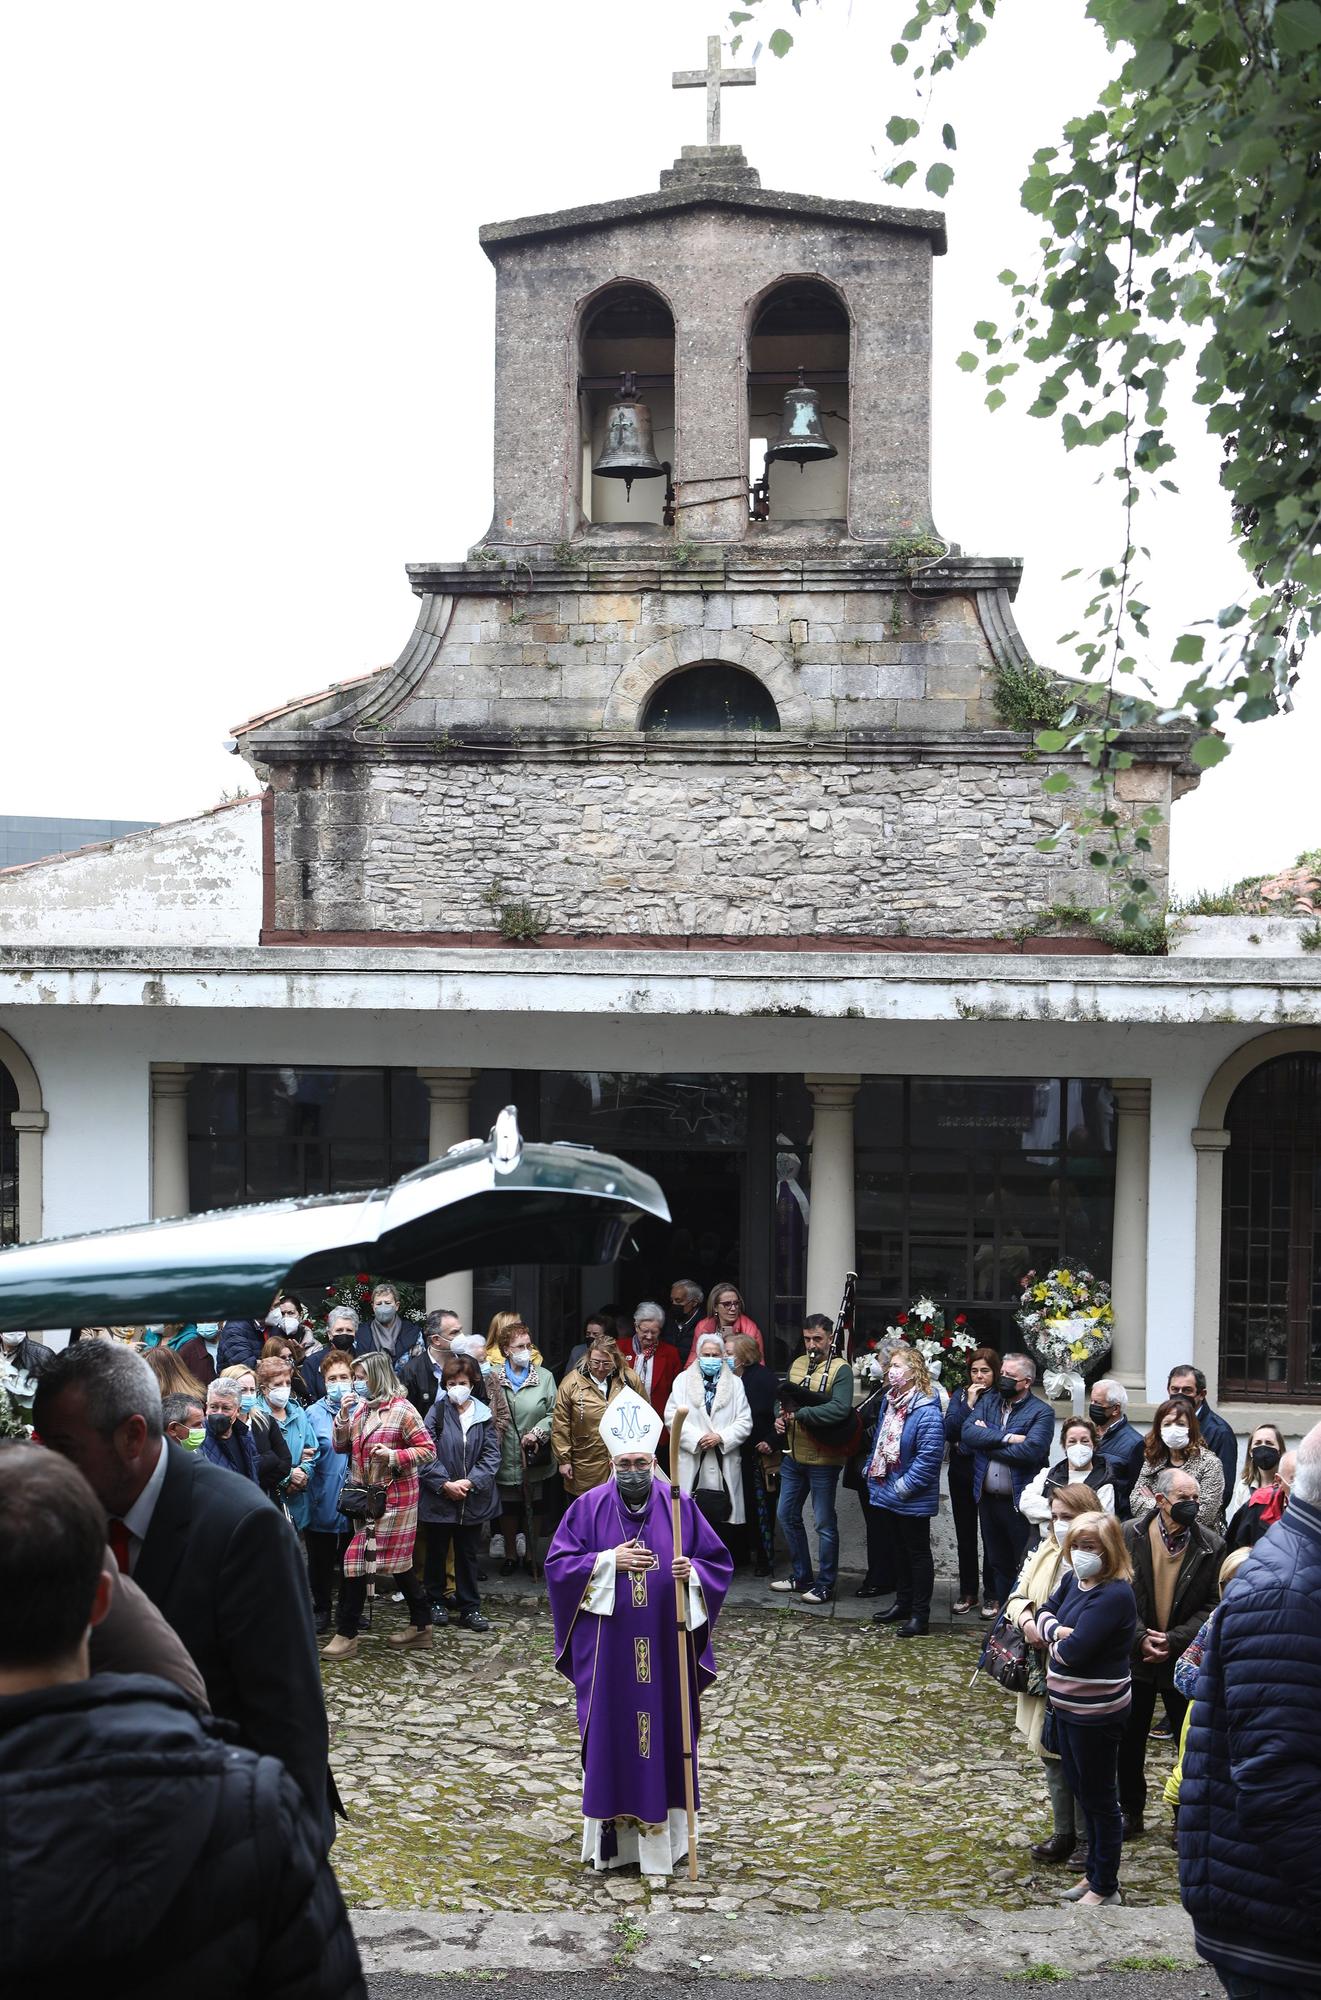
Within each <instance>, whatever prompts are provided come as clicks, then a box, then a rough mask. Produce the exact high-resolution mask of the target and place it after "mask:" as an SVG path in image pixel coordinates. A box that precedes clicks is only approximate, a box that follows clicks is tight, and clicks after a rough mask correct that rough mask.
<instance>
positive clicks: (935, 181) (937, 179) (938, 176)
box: [926, 160, 954, 201]
mask: <svg viewBox="0 0 1321 2000" xmlns="http://www.w3.org/2000/svg"><path fill="white" fill-rule="evenodd" d="M953 182H954V169H953V167H951V166H947V165H946V163H945V161H944V160H937V161H936V162H935V164H934V165H933V166H930V167H928V168H927V178H926V189H927V193H928V194H934V195H935V197H936V199H937V200H938V201H943V200H944V198H945V196H946V195H947V194H948V193H949V191H950V188H951V187H952V185H953Z"/></svg>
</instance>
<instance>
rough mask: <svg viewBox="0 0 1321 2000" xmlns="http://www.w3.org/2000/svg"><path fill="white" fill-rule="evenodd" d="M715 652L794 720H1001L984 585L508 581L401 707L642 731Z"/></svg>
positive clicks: (456, 633) (403, 712)
mask: <svg viewBox="0 0 1321 2000" xmlns="http://www.w3.org/2000/svg"><path fill="white" fill-rule="evenodd" d="M700 660H719V661H723V662H725V663H726V664H728V665H732V666H738V667H743V668H744V669H745V670H746V671H748V672H750V673H753V674H755V675H756V676H757V677H758V678H759V679H760V680H762V681H763V682H764V683H765V684H766V686H767V687H768V688H769V689H770V692H771V694H772V696H773V697H774V699H775V702H776V706H777V708H778V710H779V713H780V721H781V726H782V728H784V729H801V728H811V729H849V728H866V729H893V728H919V729H959V728H963V727H964V726H972V727H976V726H979V725H980V726H983V727H991V728H994V727H997V726H999V723H998V717H997V715H996V712H995V708H994V703H993V700H992V675H993V673H994V667H995V662H994V659H993V657H992V653H991V647H990V643H989V641H988V639H987V636H986V633H985V631H984V629H983V625H982V622H981V618H980V616H979V610H978V595H977V593H976V592H974V591H971V590H968V591H950V592H947V593H942V594H941V595H939V596H931V597H926V596H923V597H916V596H914V595H913V594H912V593H911V592H909V591H907V590H893V589H891V590H877V589H876V588H875V587H873V588H871V589H865V590H864V589H857V590H848V589H839V590H818V591H806V592H804V591H797V592H791V591H783V590H781V591H773V590H758V589H756V588H749V589H742V590H713V591H702V590H699V589H697V588H695V587H694V588H692V589H684V588H682V586H680V587H679V588H677V589H669V590H664V591H662V590H644V591H632V592H628V591H625V592H617V593H611V594H606V593H602V592H599V591H587V590H584V591H581V592H577V593H573V594H569V593H565V592H563V591H560V592H557V593H555V594H553V595H552V594H551V593H550V592H546V591H540V590H539V591H536V592H533V593H530V594H529V593H527V592H521V591H520V590H519V589H518V587H517V578H515V580H514V583H513V584H512V585H511V587H510V589H508V590H506V591H503V592H500V593H498V594H497V593H496V591H495V590H494V589H493V590H492V592H491V594H490V595H489V596H464V597H462V598H459V599H457V600H456V601H455V606H454V610H453V613H452V615H451V618H450V622H449V626H448V629H447V630H446V633H445V637H444V640H443V643H442V645H441V647H440V650H439V653H438V655H437V657H436V659H435V661H434V663H433V665H432V666H431V668H430V670H429V672H428V673H427V675H426V677H425V679H424V680H423V681H422V683H421V684H420V686H419V687H417V689H416V690H415V691H414V693H413V695H412V697H411V699H410V700H409V701H408V702H407V703H405V704H404V705H403V706H402V707H401V708H400V709H399V710H398V711H397V712H396V713H395V714H394V715H393V716H392V717H391V723H392V725H393V726H396V727H401V728H410V729H419V728H420V729H438V730H443V729H446V728H455V729H464V728H473V727H476V728H487V727H493V726H494V727H502V728H525V729H600V728H603V727H604V728H623V729H635V728H637V726H638V719H639V715H640V711H641V708H642V706H643V705H644V703H645V700H646V697H647V695H648V694H649V693H650V692H651V691H652V690H653V688H655V687H656V686H658V685H659V684H660V682H662V681H663V680H664V679H666V678H667V677H668V676H669V675H670V674H671V673H673V672H675V671H676V670H677V669H679V668H680V667H684V666H690V665H695V664H696V663H697V662H698V661H700Z"/></svg>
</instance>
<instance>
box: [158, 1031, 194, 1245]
mask: <svg viewBox="0 0 1321 2000" xmlns="http://www.w3.org/2000/svg"><path fill="white" fill-rule="evenodd" d="M151 1213H152V1218H153V1220H155V1218H156V1217H158V1216H162V1215H187V1214H188V1213H189V1196H188V1065H187V1063H177V1062H164V1063H153V1064H152V1066H151Z"/></svg>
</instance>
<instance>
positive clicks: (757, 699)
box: [642, 660, 780, 733]
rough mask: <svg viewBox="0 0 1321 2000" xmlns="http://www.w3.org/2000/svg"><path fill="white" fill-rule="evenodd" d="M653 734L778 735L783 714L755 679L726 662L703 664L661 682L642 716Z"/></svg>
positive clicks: (710, 661) (645, 726) (711, 661)
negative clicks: (766, 732) (770, 732)
mask: <svg viewBox="0 0 1321 2000" xmlns="http://www.w3.org/2000/svg"><path fill="white" fill-rule="evenodd" d="M642 727H643V729H644V730H647V731H651V732H653V733H654V732H663V731H678V730H711V731H716V730H720V731H723V730H735V729H748V730H754V729H756V730H772V729H773V730H778V729H779V727H780V715H779V710H778V709H777V708H776V706H775V703H774V701H773V699H772V697H771V694H770V691H769V689H768V688H766V687H764V686H763V685H762V683H761V682H760V681H759V680H758V679H757V677H756V675H755V674H748V673H744V671H743V669H742V667H731V666H727V665H726V664H725V662H724V661H723V660H702V661H700V662H699V663H698V665H697V666H695V667H685V668H683V669H682V671H681V672H679V673H677V674H671V675H670V677H669V679H668V680H664V681H662V682H661V684H660V686H659V687H658V688H656V689H655V690H654V691H653V693H652V694H651V696H650V698H649V699H648V702H647V705H646V707H645V708H644V709H643V711H642Z"/></svg>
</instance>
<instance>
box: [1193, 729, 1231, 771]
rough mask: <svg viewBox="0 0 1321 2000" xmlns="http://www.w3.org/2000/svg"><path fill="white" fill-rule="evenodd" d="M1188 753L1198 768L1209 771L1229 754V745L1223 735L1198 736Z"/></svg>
mask: <svg viewBox="0 0 1321 2000" xmlns="http://www.w3.org/2000/svg"><path fill="white" fill-rule="evenodd" d="M1188 754H1189V756H1190V757H1191V758H1192V760H1193V762H1194V764H1196V765H1197V767H1198V769H1199V770H1202V771H1209V770H1210V769H1211V767H1212V765H1213V764H1219V763H1220V762H1221V761H1222V759H1224V758H1225V757H1227V756H1228V755H1229V745H1228V744H1227V743H1226V741H1225V739H1224V737H1223V736H1199V737H1198V739H1197V741H1196V742H1195V743H1194V745H1193V747H1192V749H1191V750H1190V751H1189V753H1188Z"/></svg>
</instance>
